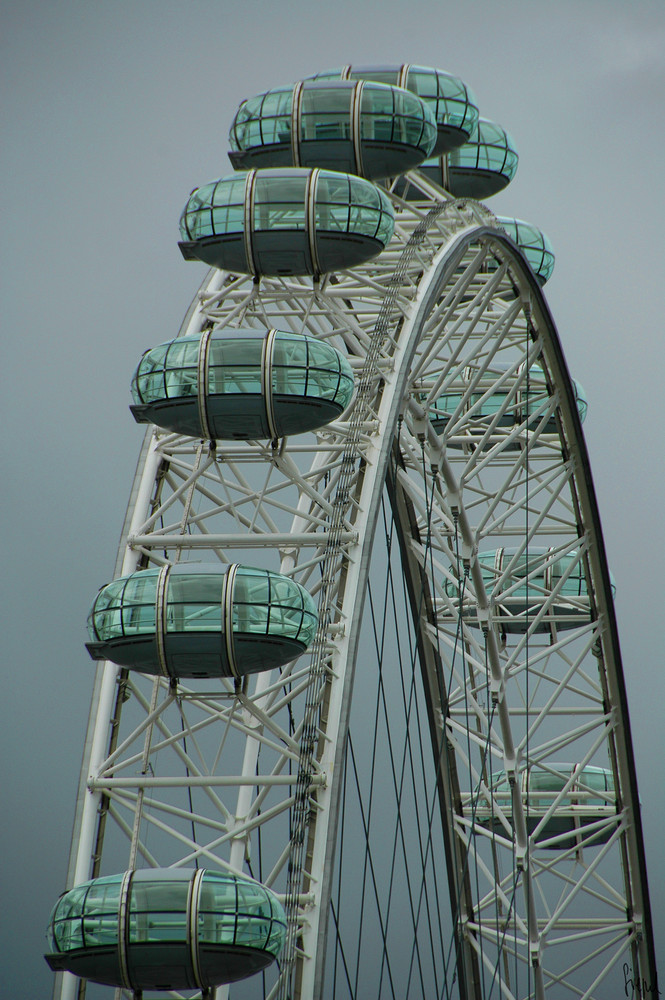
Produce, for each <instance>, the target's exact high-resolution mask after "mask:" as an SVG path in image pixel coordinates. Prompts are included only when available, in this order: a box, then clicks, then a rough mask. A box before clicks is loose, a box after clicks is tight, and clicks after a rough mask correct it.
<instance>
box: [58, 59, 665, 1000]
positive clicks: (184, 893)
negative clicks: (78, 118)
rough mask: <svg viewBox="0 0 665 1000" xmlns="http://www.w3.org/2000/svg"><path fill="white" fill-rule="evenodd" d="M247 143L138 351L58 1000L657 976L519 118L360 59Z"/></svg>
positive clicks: (250, 114)
mask: <svg viewBox="0 0 665 1000" xmlns="http://www.w3.org/2000/svg"><path fill="white" fill-rule="evenodd" d="M230 141H231V147H232V150H231V154H230V156H231V163H232V167H233V168H234V172H231V173H229V174H228V175H226V176H224V177H221V178H219V179H216V180H214V181H212V182H210V183H203V184H202V185H201V186H200V187H198V188H195V189H194V191H193V192H192V193H191V194H190V196H189V199H188V200H187V203H186V205H185V208H184V210H183V213H182V216H181V223H180V226H181V244H180V246H181V251H182V254H183V257H184V258H185V259H186V260H188V261H198V262H203V263H205V264H207V265H208V266H209V268H210V270H209V271H208V272H207V274H206V276H205V277H204V279H203V281H202V283H201V286H200V288H199V290H198V292H197V294H196V296H195V297H194V300H193V302H192V304H191V306H190V308H189V311H188V312H187V315H186V317H185V319H184V321H183V324H182V327H181V329H180V331H179V334H178V336H176V337H174V336H172V335H171V336H170V338H169V339H166V338H165V339H163V341H162V342H161V343H158V344H156V345H155V346H154V347H152V348H150V349H149V350H148V351H147V352H146V353H145V354H144V355H143V357H142V358H138V357H137V359H136V370H135V373H134V377H133V381H132V393H133V399H134V403H133V406H132V410H133V413H134V417H135V419H136V420H137V421H139V422H140V423H144V424H147V430H146V435H145V439H144V443H143V446H142V450H141V454H140V456H139V460H138V465H137V472H136V477H135V479H134V482H133V484H132V486H131V490H130V500H129V505H128V509H127V516H126V520H125V525H124V529H123V534H122V540H121V545H120V548H119V552H118V560H117V564H116V567H115V572H114V574H113V576H112V578H110V579H109V580H108V581H106V582H104V581H100V583H102V584H103V585H102V586H101V588H100V591H99V593H98V594H97V595H96V596H94V595H91V604H92V608H91V612H90V618H89V633H90V641H89V644H88V648H89V651H90V653H91V655H92V656H93V658H94V659H95V660H97V661H98V666H97V673H96V679H95V688H94V695H93V702H92V709H91V715H90V721H89V727H88V735H87V739H86V748H85V755H84V765H83V770H82V774H81V780H80V787H79V796H78V801H77V811H76V823H75V838H74V843H73V846H72V855H71V859H70V868H69V874H68V881H67V891H66V893H65V894H64V895H63V896H62V897H61V899H60V900H59V901H58V902H57V904H56V906H55V908H54V910H53V913H52V917H51V924H50V931H51V933H50V944H49V952H48V956H47V959H48V961H49V964H50V965H51V966H52V968H53V969H54V970H55V971H56V987H55V996H56V997H58V998H62V1000H64V998H67V1000H72V998H74V997H83V996H85V995H88V996H91V997H94V996H97V995H99V996H105V995H109V993H110V991H113V990H115V991H116V995H117V996H134V997H139V996H147V995H148V994H150V993H153V992H155V993H161V995H163V994H164V993H165V994H166V995H170V996H192V995H195V996H202V997H212V996H216V997H218V998H222V997H226V996H227V995H230V996H231V997H245V998H248V1000H249V998H254V997H257V998H258V997H263V998H270V1000H287V998H289V1000H290V998H293V1000H295V998H298V1000H323V998H326V1000H327V998H331V1000H332V998H340V1000H341V998H347V997H349V998H355V997H360V996H362V997H367V996H369V997H372V996H374V997H376V998H377V1000H383V998H388V997H390V998H399V1000H406V998H411V997H413V998H416V997H425V996H427V997H432V996H437V997H440V998H443V997H446V998H447V997H455V998H460V1000H489V998H490V997H497V998H498V997H505V998H506V1000H511V998H523V1000H526V998H531V997H534V998H543V997H552V998H553V997H556V998H559V997H561V998H567V997H570V998H573V997H588V998H597V1000H602V998H605V997H606V996H607V990H608V988H609V987H608V984H609V983H610V982H615V981H616V980H617V977H618V978H620V979H621V977H622V973H621V972H620V970H621V969H623V967H624V965H625V964H626V963H627V964H628V965H629V967H630V969H631V974H632V976H633V977H634V978H635V981H636V982H645V983H655V979H656V968H655V955H654V944H653V935H652V929H651V917H650V910H649V896H648V885H647V877H646V869H645V863H644V848H643V844H642V833H641V821H640V813H639V799H638V791H637V780H636V774H635V766H634V761H633V753H632V746H631V737H630V727H629V719H628V707H627V700H626V694H625V687H624V682H623V672H622V664H621V655H620V648H619V641H618V636H617V629H616V621H615V615H614V610H613V594H614V589H615V584H614V581H613V578H612V575H611V573H610V569H609V567H608V565H607V560H606V556H605V549H604V544H603V537H602V530H601V523H600V517H599V513H598V509H597V505H596V499H595V493H594V488H593V481H592V477H591V472H590V464H589V459H588V455H587V451H586V446H585V442H584V436H583V430H582V422H583V419H584V416H585V413H586V406H587V404H586V400H585V395H584V390H583V389H582V387H581V386H580V385H579V383H578V382H577V381H576V380H575V379H574V378H572V377H571V375H570V374H569V372H568V369H567V365H566V361H565V358H564V356H563V352H562V349H561V345H560V341H559V338H558V335H557V331H556V327H555V324H554V321H553V318H552V316H551V313H550V310H549V308H548V305H547V301H546V298H545V295H544V294H543V290H542V289H543V285H544V284H545V283H546V281H547V279H548V277H549V275H550V273H551V270H552V266H553V253H552V250H551V247H550V246H549V242H548V240H547V238H546V237H545V236H544V234H543V233H541V232H540V231H539V230H538V229H537V227H536V226H534V225H532V224H531V223H526V222H522V221H521V220H518V219H506V218H498V217H497V216H495V215H494V214H493V212H492V211H491V210H490V209H489V208H488V207H487V206H486V205H485V201H486V200H487V199H489V198H491V196H492V195H493V194H495V193H496V192H497V191H499V190H501V189H502V188H504V187H505V186H506V185H507V184H508V183H509V182H510V180H511V178H512V176H513V175H514V172H515V170H516V168H517V153H516V150H515V147H514V143H513V141H512V139H511V137H510V135H509V133H508V132H506V131H505V129H504V128H502V127H501V126H500V125H497V124H495V123H493V122H490V121H487V120H486V119H483V118H481V117H479V112H478V107H477V106H476V103H475V98H474V97H473V94H472V93H471V92H470V90H469V88H468V87H467V86H466V85H465V84H463V83H462V81H460V80H458V79H457V78H455V77H451V76H449V75H448V74H445V73H443V72H441V71H438V70H434V69H430V68H426V67H417V66H406V65H405V66H385V67H352V66H347V67H344V68H343V69H341V70H336V71H331V72H329V73H320V74H318V75H317V76H316V77H313V78H312V79H309V80H301V81H299V82H297V83H296V84H294V85H293V86H292V87H286V88H280V89H276V90H272V91H267V92H266V93H263V94H260V95H258V96H256V97H251V98H249V99H248V100H247V101H245V102H243V104H241V106H240V108H239V109H238V112H237V115H236V118H235V119H234V121H233V123H232V126H231V133H230ZM183 266H185V265H183ZM130 374H131V373H128V375H130ZM86 982H88V983H89V985H88V986H86ZM235 983H237V984H238V985H234V984H235ZM86 991H87V992H86Z"/></svg>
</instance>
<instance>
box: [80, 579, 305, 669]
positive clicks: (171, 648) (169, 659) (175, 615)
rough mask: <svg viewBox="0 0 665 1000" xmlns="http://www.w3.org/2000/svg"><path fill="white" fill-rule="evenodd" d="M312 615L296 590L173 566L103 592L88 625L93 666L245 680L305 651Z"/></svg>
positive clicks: (289, 583)
mask: <svg viewBox="0 0 665 1000" xmlns="http://www.w3.org/2000/svg"><path fill="white" fill-rule="evenodd" d="M317 625H318V614H317V611H316V606H315V604H314V601H313V600H312V598H311V596H310V595H309V594H308V592H307V591H306V590H305V588H304V587H301V586H300V584H299V583H296V582H295V580H292V579H290V578H289V577H286V576H282V575H281V574H279V573H273V572H270V571H268V570H265V569H254V568H252V567H249V566H239V565H237V564H236V563H234V564H232V565H231V566H220V565H217V564H214V565H206V564H200V563H189V564H188V563H178V564H177V565H175V566H171V565H167V566H163V567H162V568H161V569H156V568H151V569H145V570H139V571H137V572H135V573H131V574H130V575H129V576H123V577H120V578H119V579H117V580H113V581H112V582H111V583H109V584H107V585H106V586H105V587H102V588H101V590H100V591H99V593H98V594H97V597H96V598H95V602H94V604H93V606H92V609H91V611H90V615H89V617H88V632H89V634H90V640H91V641H90V642H88V643H87V644H86V645H87V648H88V651H89V653H90V655H91V656H92V657H93V659H108V660H112V661H113V662H114V663H118V664H120V665H121V666H124V667H130V668H132V669H134V670H138V671H139V672H141V673H146V674H163V675H165V676H169V677H244V676H245V675H246V674H253V673H258V672H259V671H263V670H271V669H272V668H273V667H279V666H281V665H282V664H284V663H287V662H288V661H289V660H293V659H295V657H297V656H300V654H301V653H302V652H304V650H305V649H307V647H308V646H309V645H310V644H311V643H312V641H313V639H314V636H315V634H316V629H317Z"/></svg>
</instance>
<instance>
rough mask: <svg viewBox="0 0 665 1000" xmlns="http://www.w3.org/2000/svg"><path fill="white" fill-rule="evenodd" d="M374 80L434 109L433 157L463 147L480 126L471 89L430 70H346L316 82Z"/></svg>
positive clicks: (327, 73)
mask: <svg viewBox="0 0 665 1000" xmlns="http://www.w3.org/2000/svg"><path fill="white" fill-rule="evenodd" d="M340 78H341V79H344V80H373V81H375V82H377V83H387V84H395V85H396V86H398V87H403V88H404V89H405V90H410V91H411V92H412V93H414V94H417V95H418V96H419V97H420V98H421V99H422V100H423V101H425V103H426V104H427V105H428V106H429V107H430V108H431V110H432V113H433V114H434V118H435V119H436V123H437V140H436V145H435V147H434V149H433V151H432V152H433V154H435V155H439V154H440V153H446V152H449V151H450V150H451V149H455V148H456V147H457V146H461V145H462V143H464V142H466V141H467V139H468V138H469V137H470V136H471V135H472V134H473V132H474V130H475V128H476V125H477V123H478V104H477V101H476V98H475V97H474V95H473V93H472V91H471V89H470V87H467V85H466V84H465V83H464V82H463V81H462V80H460V79H459V77H456V76H451V74H450V73H444V72H443V71H442V70H440V69H433V68H432V67H430V66H411V65H409V64H408V63H404V64H402V65H401V66H397V65H383V66H343V67H342V68H340V69H333V70H326V71H325V72H323V73H317V74H315V75H314V76H313V79H315V80H332V79H340Z"/></svg>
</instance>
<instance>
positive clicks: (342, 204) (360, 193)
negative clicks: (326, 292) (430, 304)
mask: <svg viewBox="0 0 665 1000" xmlns="http://www.w3.org/2000/svg"><path fill="white" fill-rule="evenodd" d="M394 226H395V216H394V213H393V207H392V205H391V203H390V201H389V199H388V197H387V196H386V194H385V192H383V191H382V190H381V189H380V188H378V187H377V186H376V185H375V184H372V183H371V181H366V180H364V179H363V178H362V177H353V176H352V175H350V174H344V173H337V172H335V171H332V170H319V169H318V168H315V169H312V170H308V169H305V168H302V167H291V168H287V167H284V168H275V169H266V170H259V171H257V170H249V171H248V172H247V173H237V174H232V175H230V176H229V177H223V178H222V179H221V180H218V181H213V182H212V183H210V184H205V185H204V186H203V187H201V188H196V189H195V190H194V191H193V192H192V193H191V195H190V196H189V201H188V202H187V204H186V205H185V208H184V209H183V212H182V215H181V217H180V233H181V236H182V241H181V242H180V244H179V246H180V250H181V252H182V255H183V257H184V258H185V259H186V260H201V261H203V262H204V263H206V264H210V265H211V266H212V267H219V268H224V269H225V270H228V271H234V272H238V273H241V274H253V275H256V276H257V277H259V276H261V275H292V274H293V275H295V274H313V275H320V274H326V273H327V272H329V271H336V270H340V269H344V268H348V267H353V266H354V265H356V264H362V263H363V262H364V261H366V260H370V259H371V258H372V257H376V256H377V254H379V253H381V251H382V250H383V249H384V248H385V247H386V246H387V244H388V243H389V242H390V239H391V237H392V234H393V229H394Z"/></svg>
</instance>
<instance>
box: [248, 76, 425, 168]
mask: <svg viewBox="0 0 665 1000" xmlns="http://www.w3.org/2000/svg"><path fill="white" fill-rule="evenodd" d="M294 101H295V106H296V109H297V110H296V114H295V116H294V115H293V105H294ZM294 120H295V123H296V124H295V126H294ZM294 127H295V132H294V131H293V129H294ZM436 135H437V130H436V122H435V120H434V116H433V114H432V112H431V111H430V110H429V107H428V106H427V105H426V104H425V103H424V102H423V101H421V100H420V98H419V97H417V96H416V95H415V94H413V93H409V92H408V91H406V90H402V89H401V88H399V87H387V86H385V85H383V84H377V83H366V84H357V83H352V82H345V81H338V82H336V83H332V82H331V83H320V82H315V81H312V80H306V81H304V82H303V83H302V84H297V85H296V86H295V87H294V88H292V89H291V90H286V89H284V88H280V89H279V90H277V91H269V92H268V93H267V94H261V95H259V96H258V97H252V98H250V99H249V100H247V101H244V102H243V103H242V104H241V105H240V108H239V109H238V112H237V114H236V117H235V119H234V121H233V124H232V126H231V131H230V133H229V141H230V143H231V148H232V152H231V153H230V154H229V156H230V159H231V162H232V164H233V166H234V167H236V168H242V169H247V168H249V167H279V166H301V167H325V168H328V169H333V170H342V171H348V172H350V173H353V174H358V175H360V176H362V177H367V178H370V179H376V178H380V177H388V176H390V175H393V174H400V173H404V171H406V170H410V169H411V168H412V167H415V166H417V165H418V164H419V163H422V161H423V160H424V159H425V158H426V157H427V156H429V155H430V154H431V152H432V150H433V149H434V143H435V141H436Z"/></svg>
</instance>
